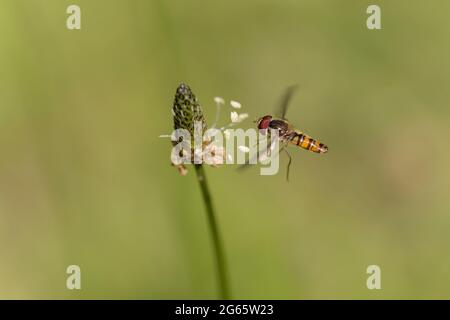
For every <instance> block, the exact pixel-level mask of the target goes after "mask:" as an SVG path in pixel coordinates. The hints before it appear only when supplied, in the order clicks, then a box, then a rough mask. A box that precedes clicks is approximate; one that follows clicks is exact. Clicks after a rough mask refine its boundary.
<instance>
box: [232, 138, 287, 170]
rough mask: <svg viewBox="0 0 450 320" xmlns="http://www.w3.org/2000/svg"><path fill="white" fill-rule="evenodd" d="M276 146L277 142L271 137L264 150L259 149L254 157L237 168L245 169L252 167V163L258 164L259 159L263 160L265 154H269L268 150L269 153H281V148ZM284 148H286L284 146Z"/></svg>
mask: <svg viewBox="0 0 450 320" xmlns="http://www.w3.org/2000/svg"><path fill="white" fill-rule="evenodd" d="M274 147H275V144H274V143H273V141H271V140H270V139H269V140H268V141H267V145H266V146H264V149H263V150H260V151H259V152H258V151H257V152H256V154H254V155H253V157H252V158H250V159H248V160H246V161H245V163H244V164H241V165H240V166H239V167H238V168H237V170H238V171H243V170H245V169H248V168H250V164H257V163H258V160H260V161H262V160H261V159H263V157H264V156H267V154H268V152H269V153H272V152H276V153H275V155H277V154H279V153H280V151H281V149H278V150H274ZM282 148H284V146H283V147H282Z"/></svg>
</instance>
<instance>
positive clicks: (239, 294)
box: [0, 0, 450, 299]
mask: <svg viewBox="0 0 450 320" xmlns="http://www.w3.org/2000/svg"><path fill="white" fill-rule="evenodd" d="M375 2H376V4H378V5H379V6H380V7H381V10H382V30H379V31H370V30H368V29H367V28H366V19H367V17H368V15H367V14H366V8H367V6H368V5H369V4H372V3H375ZM375 2H374V1H370V2H369V1H361V0H352V1H333V0H323V1H315V0H304V1H298V0H289V1H287V0H286V1H273V0H270V1H269V0H248V1H238V0H228V1H200V0H190V1H185V0H178V1H175V0H167V1H163V0H160V1H156V0H155V1H150V0H132V1H130V0H115V1H110V0H96V1H88V0H77V1H66V0H46V1H31V0H2V1H1V3H0V34H1V39H2V40H1V41H0V298H8V299H16V298H24V299H34V298H44V299H47V298H60V299H71V298H81V299H91V298H107V299H119V298H124V299H168V298H176V299H178V298H191V299H200V298H211V299H214V298H216V297H217V290H216V279H215V271H214V260H213V254H212V246H211V241H210V240H211V239H210V233H209V230H208V228H207V221H206V216H205V211H204V207H203V203H202V199H201V194H200V191H199V187H198V184H197V182H196V178H195V174H194V172H193V171H192V170H191V171H190V172H189V174H188V175H187V176H185V177H182V176H180V175H179V174H178V173H177V171H176V170H175V169H174V168H173V167H171V166H170V160H169V152H170V149H171V146H170V143H169V141H168V140H167V139H161V138H158V136H159V135H160V134H167V133H170V132H171V130H172V126H173V124H172V116H171V112H170V108H171V105H172V102H173V95H174V93H175V89H176V87H177V86H178V84H179V83H180V82H182V81H183V82H186V83H188V84H189V85H190V86H191V87H192V89H193V90H194V92H195V94H196V95H197V97H198V98H199V100H200V103H201V104H202V106H203V108H204V111H205V113H206V114H207V118H208V121H209V122H210V123H211V122H212V121H213V119H214V116H215V106H214V102H213V98H214V97H215V96H221V97H223V98H224V99H225V100H227V101H229V100H232V99H233V100H238V101H240V102H241V103H242V105H243V109H242V112H248V113H249V114H250V119H249V120H248V121H246V122H244V123H243V124H242V127H243V128H249V127H251V126H253V125H254V124H253V123H252V121H251V120H252V119H254V118H257V117H259V116H261V115H263V114H267V113H271V112H272V111H273V110H274V107H275V105H276V102H277V100H278V99H279V97H280V95H281V94H282V92H283V91H284V90H285V89H286V87H287V86H289V85H291V84H299V87H300V90H299V92H298V94H297V95H296V96H295V98H294V99H293V101H292V105H291V109H290V110H289V113H288V117H289V118H290V120H291V121H292V122H293V123H294V124H295V125H296V126H297V127H298V128H299V129H303V130H305V131H306V132H308V133H309V134H310V135H312V136H314V137H316V138H318V139H320V140H322V141H323V142H325V143H326V144H328V145H329V147H330V152H329V153H328V154H327V155H325V156H319V155H315V154H310V153H307V152H304V151H302V150H295V149H294V150H292V152H291V153H292V154H293V156H294V162H293V165H292V169H291V170H292V171H291V181H290V182H289V183H287V182H286V181H285V168H284V167H283V166H282V167H281V171H280V173H279V174H278V175H276V176H260V175H259V171H258V169H257V168H256V167H255V168H252V169H251V170H249V171H247V172H244V173H238V172H236V170H235V167H234V166H224V167H220V168H207V174H208V179H209V182H210V184H211V188H212V192H213V197H214V202H215V206H216V208H217V211H218V220H219V223H220V229H221V232H222V236H223V238H224V242H225V246H226V253H227V258H228V265H229V270H230V276H231V284H232V290H233V297H234V298H255V299H256V298H258V299H259V298H261V299H262V298H267V299H316V298H324V299H329V298H343V299H351V298H361V299H379V298H389V299H390V298H400V299H405V298H450V255H449V242H450V200H449V191H450V186H449V178H450V167H449V162H450V151H449V148H448V143H449V141H448V138H449V136H450V135H449V134H450V129H449V120H450V117H449V104H448V102H449V98H450V94H449V91H450V90H449V89H450V59H448V57H449V56H450V42H449V39H450V21H449V19H448V16H449V12H450V2H449V1H447V0H435V1H430V2H426V1H418V0H416V1H381V0H377V1H375ZM74 3H75V4H78V5H79V6H80V7H81V11H82V30H80V31H69V30H67V29H66V19H67V17H68V15H67V14H66V8H67V6H68V5H70V4H74ZM228 111H229V110H228ZM227 117H228V114H227V112H226V113H225V114H224V116H223V118H222V119H221V123H224V124H225V123H227V122H228V119H227ZM283 163H284V164H286V159H282V164H283ZM70 264H77V265H79V266H80V267H81V270H82V290H80V291H76V290H74V291H70V290H67V289H66V277H67V274H66V273H65V271H66V268H67V266H68V265H70ZM371 264H376V265H379V266H380V267H381V270H382V290H372V291H371V290H368V289H367V288H366V278H367V276H368V275H367V274H366V268H367V266H368V265H371Z"/></svg>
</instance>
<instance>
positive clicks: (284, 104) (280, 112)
mask: <svg viewBox="0 0 450 320" xmlns="http://www.w3.org/2000/svg"><path fill="white" fill-rule="evenodd" d="M297 87H298V86H297V85H293V86H290V87H288V88H287V89H286V92H285V93H284V94H283V96H282V97H281V100H280V105H279V106H278V109H277V112H276V113H275V115H276V116H277V117H280V119H286V112H287V109H288V107H289V102H290V101H291V99H292V95H293V94H294V92H295V91H296V90H297Z"/></svg>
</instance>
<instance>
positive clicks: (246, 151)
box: [238, 146, 250, 153]
mask: <svg viewBox="0 0 450 320" xmlns="http://www.w3.org/2000/svg"><path fill="white" fill-rule="evenodd" d="M238 149H239V150H241V151H242V152H244V153H248V152H250V148H249V147H246V146H239V147H238Z"/></svg>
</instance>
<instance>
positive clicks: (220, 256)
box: [195, 164, 230, 300]
mask: <svg viewBox="0 0 450 320" xmlns="http://www.w3.org/2000/svg"><path fill="white" fill-rule="evenodd" d="M195 171H196V172H197V178H198V183H199V184H200V188H201V190H202V195H203V201H204V202H205V206H206V213H207V215H208V223H209V228H210V229H211V235H212V240H213V245H214V252H215V256H216V263H217V275H218V278H219V285H220V298H221V299H224V300H226V299H230V289H229V285H228V276H227V268H226V262H225V253H224V251H223V246H222V242H221V240H220V235H219V229H218V227H217V221H216V217H215V214H214V208H213V204H212V199H211V194H210V192H209V188H208V183H207V181H206V175H205V170H204V169H203V166H202V165H201V164H200V165H195Z"/></svg>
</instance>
